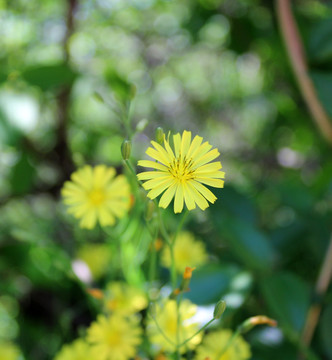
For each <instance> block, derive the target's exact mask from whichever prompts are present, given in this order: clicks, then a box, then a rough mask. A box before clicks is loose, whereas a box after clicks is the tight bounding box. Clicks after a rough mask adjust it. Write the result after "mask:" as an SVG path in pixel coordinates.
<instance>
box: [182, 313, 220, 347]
mask: <svg viewBox="0 0 332 360" xmlns="http://www.w3.org/2000/svg"><path fill="white" fill-rule="evenodd" d="M214 320H215V319H211V320H210V321H209V322H207V323H206V324H205V325H204V326H202V327H201V328H200V329H199V330H198V331H196V332H195V334H194V335H192V336H190V338H188V339H187V340H185V341H183V342H182V343H181V344H179V345H178V347H179V348H181V347H182V346H183V345H185V344H187V343H188V342H189V341H190V340H191V339H193V338H194V337H195V336H197V335H198V334H199V333H200V332H201V331H203V330H205V329H206V328H207V327H208V326H209V325H210V324H211V323H212V322H213V321H214Z"/></svg>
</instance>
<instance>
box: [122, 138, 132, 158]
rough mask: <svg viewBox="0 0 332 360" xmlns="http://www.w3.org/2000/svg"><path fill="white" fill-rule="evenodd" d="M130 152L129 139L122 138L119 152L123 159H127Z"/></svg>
mask: <svg viewBox="0 0 332 360" xmlns="http://www.w3.org/2000/svg"><path fill="white" fill-rule="evenodd" d="M130 153H131V141H130V140H124V141H123V143H122V145H121V154H122V158H123V160H128V159H129V158H130Z"/></svg>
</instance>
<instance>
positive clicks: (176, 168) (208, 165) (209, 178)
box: [137, 131, 225, 213]
mask: <svg viewBox="0 0 332 360" xmlns="http://www.w3.org/2000/svg"><path fill="white" fill-rule="evenodd" d="M202 141H203V138H202V137H200V136H195V138H194V139H193V141H191V132H190V131H184V132H183V134H182V136H181V135H180V134H179V133H178V134H175V135H173V145H174V146H173V149H172V147H171V145H170V141H169V139H166V138H164V147H163V146H161V145H160V144H158V143H157V142H155V141H151V144H152V145H153V147H154V148H152V147H149V148H148V149H147V151H146V153H147V154H148V155H149V156H150V157H151V158H153V159H154V160H156V161H150V160H140V161H139V162H138V165H140V166H145V167H148V168H152V169H154V171H147V172H143V173H140V174H138V175H137V176H138V179H139V180H148V181H146V182H145V183H144V184H143V187H144V189H146V190H150V191H149V193H148V197H149V198H150V199H154V198H156V197H157V196H158V195H160V194H161V193H163V195H162V196H161V198H160V201H159V206H160V207H162V208H166V207H167V206H168V205H169V204H170V202H171V201H172V199H173V197H174V198H175V199H174V212H175V213H180V212H181V211H182V210H183V205H184V203H185V204H186V206H187V208H188V210H193V209H195V208H196V204H197V205H198V207H199V208H201V209H202V210H205V209H206V208H207V207H208V206H209V204H208V202H207V200H208V201H210V202H211V203H214V202H215V201H216V199H217V198H216V197H215V196H214V195H213V193H212V192H211V191H210V190H209V189H208V188H207V187H206V186H205V185H208V186H213V187H218V188H222V187H223V186H224V181H223V180H220V179H223V178H224V177H225V173H224V172H222V171H220V169H221V167H222V166H221V163H220V162H219V161H214V162H211V161H212V160H214V159H215V158H217V157H218V156H219V152H218V150H217V149H213V150H211V148H212V145H210V144H209V143H208V142H207V141H206V142H204V143H203V144H202Z"/></svg>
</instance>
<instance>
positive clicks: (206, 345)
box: [195, 330, 251, 360]
mask: <svg viewBox="0 0 332 360" xmlns="http://www.w3.org/2000/svg"><path fill="white" fill-rule="evenodd" d="M232 335H233V333H232V331H231V330H219V331H215V332H212V333H209V334H208V335H206V336H205V337H204V339H203V342H202V344H201V345H199V346H198V347H197V351H196V356H195V360H205V359H206V358H208V359H210V360H247V359H249V358H250V357H251V353H250V347H249V344H248V343H247V342H246V341H245V340H244V339H243V337H242V336H239V337H238V338H237V339H236V340H235V341H234V342H233V344H232V345H231V346H230V347H229V348H228V349H227V351H226V352H224V353H223V349H224V348H225V347H226V345H227V343H228V341H229V339H230V338H231V337H232Z"/></svg>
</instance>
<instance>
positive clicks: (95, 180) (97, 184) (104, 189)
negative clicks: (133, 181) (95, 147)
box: [61, 165, 130, 229]
mask: <svg viewBox="0 0 332 360" xmlns="http://www.w3.org/2000/svg"><path fill="white" fill-rule="evenodd" d="M115 174H116V172H115V169H114V168H112V167H109V168H107V167H106V166H104V165H98V166H96V167H95V168H92V167H91V166H88V165H86V166H84V167H83V168H81V169H79V170H77V171H76V172H74V173H73V174H72V175H71V181H66V182H65V184H64V186H63V188H62V191H61V193H62V196H63V197H64V203H65V204H66V205H68V213H70V214H73V215H74V216H75V217H76V218H77V219H81V221H80V226H81V227H82V228H86V229H92V228H94V227H95V225H96V223H97V222H99V223H100V225H101V226H108V225H113V224H114V223H115V218H122V217H123V216H124V215H125V214H126V213H127V211H128V209H129V206H130V188H129V184H128V182H127V180H126V177H125V176H124V175H119V176H115Z"/></svg>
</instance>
